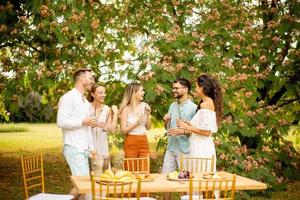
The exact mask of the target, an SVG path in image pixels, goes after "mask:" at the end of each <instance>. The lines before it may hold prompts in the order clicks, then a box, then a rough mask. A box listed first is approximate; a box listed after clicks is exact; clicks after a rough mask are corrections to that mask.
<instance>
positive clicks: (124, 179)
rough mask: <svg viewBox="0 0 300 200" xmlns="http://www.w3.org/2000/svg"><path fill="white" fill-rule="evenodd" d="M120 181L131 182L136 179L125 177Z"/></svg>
mask: <svg viewBox="0 0 300 200" xmlns="http://www.w3.org/2000/svg"><path fill="white" fill-rule="evenodd" d="M119 180H120V181H130V180H134V178H132V177H130V176H123V177H122V178H120V179H119Z"/></svg>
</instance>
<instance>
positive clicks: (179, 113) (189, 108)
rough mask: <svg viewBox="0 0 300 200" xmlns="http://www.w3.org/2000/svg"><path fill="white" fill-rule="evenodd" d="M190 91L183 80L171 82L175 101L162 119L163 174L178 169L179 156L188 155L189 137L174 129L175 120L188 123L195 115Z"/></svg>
mask: <svg viewBox="0 0 300 200" xmlns="http://www.w3.org/2000/svg"><path fill="white" fill-rule="evenodd" d="M190 90H191V84H190V83H189V81H188V80H186V79H184V78H178V79H176V80H175V81H174V82H173V96H174V98H175V99H176V101H174V102H173V103H172V104H171V105H170V107H169V111H168V113H167V114H166V115H165V116H164V118H163V119H164V124H165V128H166V129H167V131H168V146H167V150H166V153H165V157H164V163H163V168H162V173H164V174H167V173H169V172H173V171H175V170H176V169H177V168H178V167H179V158H180V155H183V156H184V155H188V154H189V137H188V135H186V133H185V132H184V131H183V130H181V129H178V128H177V127H176V119H181V120H186V121H190V120H191V119H192V117H193V116H194V115H195V114H196V111H197V105H196V104H195V103H193V102H192V101H191V100H190V99H189V96H188V94H189V92H190ZM171 135H172V136H171ZM170 198H171V195H170V193H166V194H165V199H166V200H168V199H170Z"/></svg>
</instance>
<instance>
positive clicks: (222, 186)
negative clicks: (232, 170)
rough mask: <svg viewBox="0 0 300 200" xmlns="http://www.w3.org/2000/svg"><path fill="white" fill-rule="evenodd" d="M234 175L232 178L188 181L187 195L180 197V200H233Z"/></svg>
mask: <svg viewBox="0 0 300 200" xmlns="http://www.w3.org/2000/svg"><path fill="white" fill-rule="evenodd" d="M235 184H236V175H235V174H234V175H233V176H232V177H226V178H225V177H224V178H223V177H220V178H209V179H203V178H201V179H196V178H195V179H193V178H192V177H190V181H189V195H187V196H188V198H187V196H183V197H181V200H187V199H188V200H200V199H201V200H204V199H207V200H212V199H218V200H234V197H235Z"/></svg>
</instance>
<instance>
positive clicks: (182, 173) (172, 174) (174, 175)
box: [167, 170, 191, 181]
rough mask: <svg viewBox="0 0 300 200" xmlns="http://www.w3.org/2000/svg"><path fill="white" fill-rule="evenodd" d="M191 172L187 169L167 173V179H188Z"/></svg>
mask: <svg viewBox="0 0 300 200" xmlns="http://www.w3.org/2000/svg"><path fill="white" fill-rule="evenodd" d="M190 175H191V173H190V172H189V171H185V170H184V171H180V172H177V171H174V172H170V173H168V174H167V179H168V180H171V181H188V180H190Z"/></svg>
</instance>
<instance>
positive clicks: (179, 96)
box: [174, 94, 183, 99]
mask: <svg viewBox="0 0 300 200" xmlns="http://www.w3.org/2000/svg"><path fill="white" fill-rule="evenodd" d="M174 97H175V99H181V97H183V94H177V95H174Z"/></svg>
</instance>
